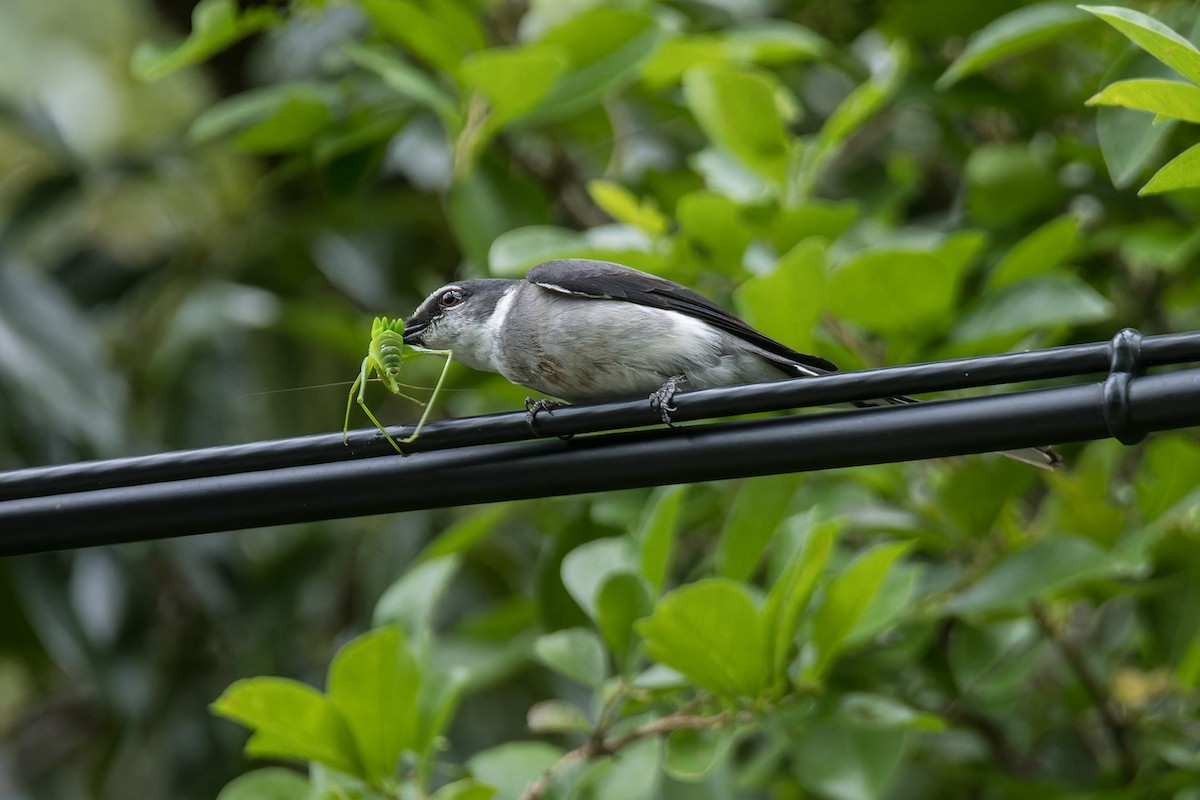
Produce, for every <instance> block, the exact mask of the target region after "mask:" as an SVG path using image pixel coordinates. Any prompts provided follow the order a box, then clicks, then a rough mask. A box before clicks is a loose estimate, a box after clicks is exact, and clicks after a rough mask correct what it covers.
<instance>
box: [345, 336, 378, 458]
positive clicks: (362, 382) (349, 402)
mask: <svg viewBox="0 0 1200 800" xmlns="http://www.w3.org/2000/svg"><path fill="white" fill-rule="evenodd" d="M370 360H371V357H370V356H367V357H366V358H364V359H363V362H362V367H360V368H359V371H358V377H357V378H355V379H354V383H353V384H352V385H351V386H350V394H349V395H348V396H347V397H346V422H345V424H344V425H342V444H347V445H348V444H350V441H349V436H350V409H352V408H354V390H355V389H358V387H360V386H364V387H365V386H366V385H367V362H368V361H370ZM358 402H359V403H362V391H361V390H360V391H359V392H358Z"/></svg>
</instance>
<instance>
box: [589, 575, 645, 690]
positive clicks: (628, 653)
mask: <svg viewBox="0 0 1200 800" xmlns="http://www.w3.org/2000/svg"><path fill="white" fill-rule="evenodd" d="M653 607H654V601H653V600H651V599H650V592H649V591H648V590H647V588H646V582H645V581H644V580H642V579H641V578H640V577H638V576H637V575H634V574H632V573H629V572H617V573H615V574H612V575H610V576H609V578H608V580H606V581H605V582H604V585H603V586H601V587H600V593H599V595H597V597H596V626H597V627H598V628H600V633H601V634H602V635H603V636H604V641H605V642H607V643H608V646H609V647H610V648H612V651H613V653H614V654H616V656H617V658H618V663H619V664H620V665H622V668H623V670H628V669H630V668H631V667H632V666H633V664H634V660H635V659H634V657H635V656H636V649H635V648H634V646H633V645H634V638H633V635H634V634H633V624H634V622H636V621H637V620H639V619H641V618H642V617H645V616H647V615H648V614H649V613H650V611H651V610H652V609H653Z"/></svg>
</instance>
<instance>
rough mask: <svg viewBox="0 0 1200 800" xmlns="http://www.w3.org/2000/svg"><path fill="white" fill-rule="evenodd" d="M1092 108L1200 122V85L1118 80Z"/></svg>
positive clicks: (1093, 98)
mask: <svg viewBox="0 0 1200 800" xmlns="http://www.w3.org/2000/svg"><path fill="white" fill-rule="evenodd" d="M1087 104H1088V105H1089V106H1121V107H1122V108H1132V109H1136V110H1138V111H1149V112H1151V113H1154V114H1158V115H1161V116H1164V117H1171V118H1174V119H1181V120H1184V121H1185V122H1200V86H1196V85H1194V84H1191V83H1183V82H1182V81H1164V80H1153V79H1147V80H1130V81H1117V82H1116V83H1113V84H1110V85H1108V86H1105V87H1104V90H1103V91H1101V92H1100V93H1099V94H1097V95H1095V96H1094V97H1092V98H1090V99H1089V100H1088V101H1087Z"/></svg>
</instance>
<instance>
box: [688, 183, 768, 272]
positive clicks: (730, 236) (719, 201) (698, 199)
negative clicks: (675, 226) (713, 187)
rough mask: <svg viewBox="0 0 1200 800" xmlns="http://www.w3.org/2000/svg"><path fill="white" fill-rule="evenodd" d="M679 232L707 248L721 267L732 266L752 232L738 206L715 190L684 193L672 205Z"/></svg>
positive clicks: (743, 249) (737, 264)
mask: <svg viewBox="0 0 1200 800" xmlns="http://www.w3.org/2000/svg"><path fill="white" fill-rule="evenodd" d="M675 216H676V217H677V218H678V220H679V229H680V231H681V232H682V233H683V234H684V235H685V236H687V238H688V239H690V240H691V241H693V242H696V243H697V244H699V245H700V246H701V248H703V249H704V250H706V251H708V255H709V260H710V261H711V262H713V263H714V264H716V265H718V266H720V267H722V268H731V269H736V268H738V267H740V265H741V263H742V253H743V252H745V250H746V245H748V244H750V239H751V238H752V233H751V231H750V228H749V227H748V226H747V225H746V223H745V222H744V221H743V220H742V218H741V214H740V212H739V210H738V205H737V203H735V202H734V201H733V200H731V199H729V197H727V196H725V195H724V194H721V193H719V192H710V191H707V190H700V191H696V192H688V193H687V194H685V195H684V196H683V197H681V198H679V202H678V203H676V205H675Z"/></svg>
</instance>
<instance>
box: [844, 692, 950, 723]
mask: <svg viewBox="0 0 1200 800" xmlns="http://www.w3.org/2000/svg"><path fill="white" fill-rule="evenodd" d="M837 713H838V716H839V717H841V718H842V719H844V720H846V721H847V722H849V723H851V724H853V725H856V726H861V727H865V728H877V729H878V728H902V729H908V730H917V731H940V730H944V729H945V727H946V724H945V722H943V721H942V720H941V718H939V717H936V716H934V715H933V714H925V713H922V712H920V711H917V710H916V709H914V708H913V707H912V706H909V705H905V704H904V703H901V702H900V701H898V700H893V699H892V698H890V697H885V696H883V695H880V694H868V693H866V692H849V693H847V694H845V695H843V696H842V699H841V702H840V703H839V705H838V711H837Z"/></svg>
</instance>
